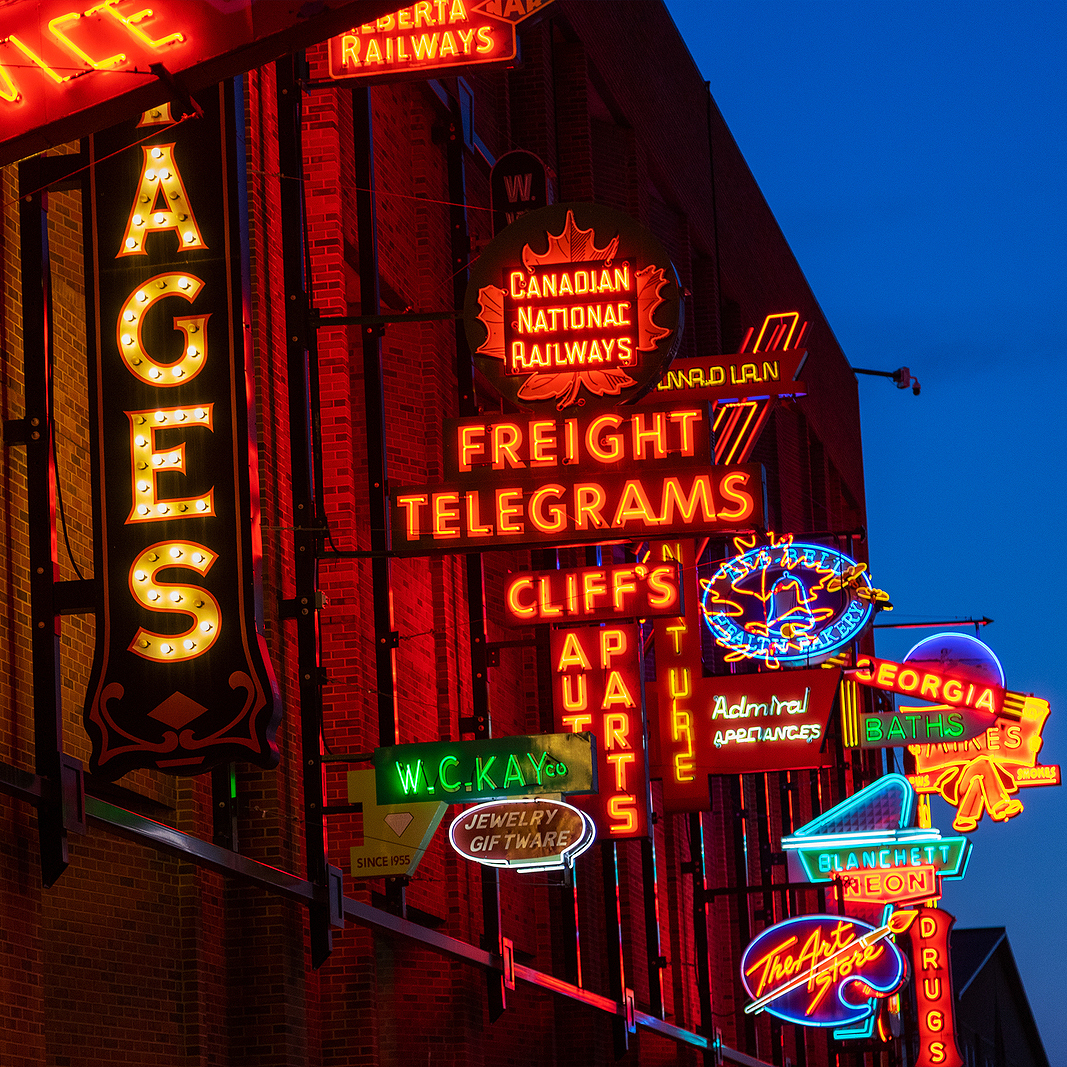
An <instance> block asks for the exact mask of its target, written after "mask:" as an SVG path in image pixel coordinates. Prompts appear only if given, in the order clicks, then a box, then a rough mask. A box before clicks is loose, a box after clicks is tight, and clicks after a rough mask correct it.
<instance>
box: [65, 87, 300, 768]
mask: <svg viewBox="0 0 1067 1067" xmlns="http://www.w3.org/2000/svg"><path fill="white" fill-rule="evenodd" d="M235 97H236V94H235V91H234V90H233V88H232V86H227V85H226V83H224V84H223V86H222V87H221V88H220V89H218V90H215V91H213V92H209V93H205V94H204V98H203V101H202V104H203V111H204V116H203V117H202V118H201V119H198V120H197V121H196V122H189V123H182V124H178V125H175V124H173V123H172V122H171V121H170V120H169V119H168V118H167V117H166V116H164V115H163V114H162V113H160V112H156V113H155V114H154V115H153V114H149V115H146V116H145V118H144V119H142V122H141V124H140V125H137V124H135V123H132V122H131V123H127V124H125V125H123V126H118V127H115V128H113V129H112V130H109V131H106V132H105V133H103V134H98V135H96V136H94V137H93V138H92V140H91V145H90V157H91V159H92V160H93V166H92V170H91V190H92V196H91V216H90V232H91V242H92V254H91V261H90V268H91V278H90V287H89V288H90V292H91V293H92V295H93V304H94V308H95V313H96V314H95V330H93V331H92V332H91V337H90V344H91V352H92V358H91V360H90V379H91V392H90V395H91V396H92V397H93V400H94V403H95V406H96V412H95V417H94V419H93V422H92V444H93V454H94V463H95V465H96V471H95V475H96V476H95V479H94V487H95V492H96V494H97V496H96V516H97V518H96V523H95V528H96V560H97V563H96V572H97V581H98V582H99V583H100V589H101V601H100V603H99V605H98V626H97V635H98V636H97V641H98V643H97V647H96V654H95V658H94V662H93V668H92V675H91V678H90V685H89V697H88V702H87V705H86V709H85V722H86V729H87V730H88V732H89V735H90V737H91V738H92V741H93V753H92V763H91V766H92V769H93V772H94V773H98V774H101V775H102V776H104V777H106V778H117V777H119V776H120V775H122V774H125V773H126V772H127V771H129V770H131V769H133V768H135V767H154V768H157V769H159V770H164V771H168V772H170V773H174V774H195V773H199V772H201V771H205V770H208V769H210V767H211V766H213V765H214V764H217V763H220V762H223V761H228V760H233V759H244V760H250V761H252V762H254V763H258V764H260V765H262V766H268V767H269V766H273V765H274V764H275V763H276V762H277V758H278V754H277V748H276V746H275V743H274V734H275V731H276V729H277V725H278V719H279V716H280V707H279V700H278V694H277V690H276V685H275V681H274V676H273V672H272V670H271V667H270V663H269V661H268V659H267V652H266V645H265V642H264V640H263V636H262V619H261V618H260V617H259V616H258V608H257V605H258V603H259V602H260V600H261V596H262V594H261V591H260V589H259V580H260V579H259V560H260V546H259V537H258V524H257V522H256V516H257V510H256V509H257V504H258V489H257V487H256V472H255V454H254V452H251V451H250V449H249V425H250V420H251V416H250V413H249V405H250V397H249V396H248V393H247V388H246V374H245V366H246V360H247V358H248V355H249V354H248V353H247V351H246V343H247V341H246V337H245V334H246V329H245V321H244V316H243V311H242V308H243V299H242V297H243V291H244V287H245V279H246V274H245V265H244V264H243V263H242V256H241V253H242V244H241V226H240V214H241V211H242V210H243V207H244V205H243V202H242V199H241V196H240V193H239V187H238V180H237V179H238V169H239V167H240V166H242V165H243V160H240V159H239V158H238V155H237V150H236V148H235V147H234V146H235V144H236V136H235V123H236V122H237V121H238V117H239V116H240V115H241V114H243V112H242V110H241V104H240V100H239V98H235ZM156 127H158V129H157V130H155V132H153V129H154V128H156ZM146 130H147V134H148V135H147V137H146ZM194 202H195V205H196V209H195V211H194V206H193V205H194ZM253 439H254V436H253Z"/></svg>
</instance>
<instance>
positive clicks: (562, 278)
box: [464, 204, 682, 410]
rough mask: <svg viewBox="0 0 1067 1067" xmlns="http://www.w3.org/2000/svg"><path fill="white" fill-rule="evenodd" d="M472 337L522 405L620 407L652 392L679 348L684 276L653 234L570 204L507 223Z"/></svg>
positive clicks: (470, 317)
mask: <svg viewBox="0 0 1067 1067" xmlns="http://www.w3.org/2000/svg"><path fill="white" fill-rule="evenodd" d="M464 321H465V323H466V329H467V338H468V341H469V342H470V346H471V349H472V351H473V352H474V353H475V360H476V362H477V364H478V366H479V368H480V369H481V370H482V372H483V373H484V374H485V375H486V377H487V378H488V379H489V381H490V383H491V384H492V386H493V387H494V388H495V389H496V390H497V391H498V392H499V393H500V395H501V396H503V397H505V398H507V399H508V400H510V401H512V402H513V403H515V404H517V405H518V406H519V407H526V408H529V407H534V408H537V407H539V406H544V404H545V403H546V402H548V403H554V404H555V406H556V407H557V408H558V409H560V410H563V409H565V408H568V407H571V406H573V405H575V404H578V403H579V402H582V403H586V404H590V405H594V406H596V407H604V406H614V405H615V404H616V403H621V402H624V401H633V400H636V399H637V398H638V397H640V396H642V395H644V393H646V392H647V391H648V390H649V389H651V388H652V386H653V385H654V384H655V382H656V381H657V380H658V378H659V377H660V375H661V373H662V371H663V369H664V367H666V366H667V364H669V363H670V361H671V359H673V357H674V353H675V351H676V350H677V346H678V343H679V339H680V336H681V327H682V303H681V300H680V291H679V287H678V278H677V274H676V272H675V270H674V267H673V265H672V264H671V262H670V259H669V258H668V257H667V254H666V252H665V251H664V250H663V248H662V246H661V245H660V244H659V242H658V241H657V240H656V239H655V237H653V236H652V234H651V233H649V231H647V230H646V229H644V228H643V227H641V226H639V225H638V224H637V223H636V222H634V221H633V219H631V218H630V217H629V216H627V215H623V214H622V213H621V212H618V211H614V210H613V209H611V208H606V207H602V206H600V205H597V204H561V205H554V206H551V207H545V208H541V209H539V210H537V211H531V212H529V213H528V214H525V215H523V216H522V217H521V218H519V219H518V220H517V221H516V222H514V223H512V225H510V226H508V227H507V228H506V229H504V230H503V231H502V232H501V233H500V234H499V235H498V236H497V237H496V238H494V240H493V241H492V243H491V244H490V245H489V247H488V248H487V249H486V250H485V251H484V252H483V253H482V255H481V256H480V257H479V259H478V261H477V263H476V264H475V265H474V268H473V270H472V271H471V279H470V284H469V286H468V289H467V299H466V305H465V307H464Z"/></svg>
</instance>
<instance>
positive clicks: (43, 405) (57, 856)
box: [19, 159, 67, 886]
mask: <svg viewBox="0 0 1067 1067" xmlns="http://www.w3.org/2000/svg"><path fill="white" fill-rule="evenodd" d="M45 184H46V183H45V181H44V178H43V175H42V172H41V161H40V160H38V159H33V160H28V161H27V162H25V163H22V164H20V166H19V186H20V189H19V191H20V193H21V194H22V195H21V196H20V199H19V232H20V256H21V267H22V336H23V374H24V378H25V388H26V419H25V424H26V433H25V440H26V482H27V509H26V510H27V517H28V520H29V548H30V619H31V626H32V631H33V632H32V636H31V638H30V649H31V652H32V655H33V675H32V677H33V728H34V753H35V755H34V769H35V770H36V772H37V774H38V775H39V776H40V778H41V779H42V780H43V781H42V786H43V787H44V788H43V789H42V796H41V802H40V804H39V805H38V807H37V833H38V839H39V845H40V856H41V881H42V883H43V884H44V885H45V886H50V885H54V884H55V882H56V881H57V880H58V878H59V876H60V875H61V874H62V873H63V872H64V871H65V870H66V869H67V834H66V830H65V828H64V825H63V766H62V762H63V703H62V690H61V689H60V681H59V632H60V629H59V628H60V616H59V615H58V614H57V613H56V610H55V583H56V582H57V581H58V580H59V563H58V555H57V550H56V509H55V495H56V469H55V446H54V439H55V424H54V421H53V404H52V400H53V397H52V345H53V334H52V275H51V268H50V265H49V258H48V194H47V193H43V192H39V191H35V190H40V189H41V188H42V187H43V186H44V185H45Z"/></svg>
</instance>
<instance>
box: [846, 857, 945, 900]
mask: <svg viewBox="0 0 1067 1067" xmlns="http://www.w3.org/2000/svg"><path fill="white" fill-rule="evenodd" d="M937 873H938V869H937V868H936V867H934V866H932V865H930V864H923V865H922V866H919V867H902V868H900V869H899V870H891V871H885V870H874V871H857V872H855V873H852V874H846V875H843V876H842V879H841V881H842V884H843V886H844V890H845V900H847V901H856V902H857V903H862V904H888V903H893V904H907V903H915V902H918V901H921V900H935V899H937V898H938V897H940V896H941V879H940V878H938V876H937Z"/></svg>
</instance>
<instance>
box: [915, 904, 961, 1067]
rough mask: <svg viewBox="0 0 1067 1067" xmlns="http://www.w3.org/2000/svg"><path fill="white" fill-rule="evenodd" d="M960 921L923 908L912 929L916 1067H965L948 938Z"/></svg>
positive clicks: (935, 909) (931, 909)
mask: <svg viewBox="0 0 1067 1067" xmlns="http://www.w3.org/2000/svg"><path fill="white" fill-rule="evenodd" d="M955 921H956V918H955V916H954V915H950V914H949V913H948V912H947V911H942V910H941V909H940V908H922V909H921V910H920V911H919V918H918V921H917V922H916V923H915V924H914V925H913V926H912V928H911V959H912V968H913V969H914V971H915V1005H916V1008H917V1009H918V1014H919V1020H918V1021H919V1055H918V1058H917V1059H916V1060H915V1067H964V1065H963V1057H962V1056H961V1055H960V1050H959V1046H958V1045H957V1044H956V1005H955V1000H954V998H953V996H952V968H951V966H950V964H949V951H948V935H949V931H950V930H951V929H952V926H953V924H954V923H955Z"/></svg>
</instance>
